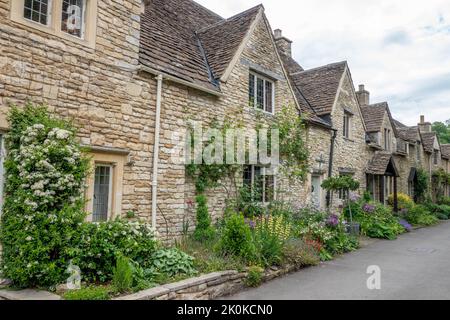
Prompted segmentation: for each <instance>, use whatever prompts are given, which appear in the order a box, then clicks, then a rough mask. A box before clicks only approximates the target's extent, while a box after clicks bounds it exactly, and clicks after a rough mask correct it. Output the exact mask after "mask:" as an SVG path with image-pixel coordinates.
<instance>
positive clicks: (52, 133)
mask: <svg viewBox="0 0 450 320" xmlns="http://www.w3.org/2000/svg"><path fill="white" fill-rule="evenodd" d="M9 122H10V132H9V133H8V135H7V137H6V148H7V150H8V153H7V156H6V161H5V171H6V174H5V177H6V183H5V198H4V199H5V201H4V205H3V214H2V223H1V229H0V240H1V243H2V246H3V257H2V261H1V268H2V274H3V277H7V278H9V279H11V280H12V281H13V282H14V284H15V285H16V286H19V287H25V286H52V285H55V284H58V283H61V282H62V281H63V280H65V279H66V278H67V276H68V275H67V274H65V270H66V268H67V266H68V264H69V261H68V252H67V249H68V248H70V247H71V246H72V243H73V238H74V236H75V234H76V232H77V229H78V226H79V225H80V224H81V223H82V221H83V220H84V218H85V214H84V213H83V210H82V209H83V206H84V201H83V191H84V189H83V187H84V183H85V177H86V173H87V170H88V163H89V161H88V159H87V158H85V157H84V156H83V154H82V152H81V151H82V149H81V147H80V145H79V144H78V142H77V141H76V138H75V130H74V128H73V127H72V125H71V124H70V123H68V122H65V121H61V120H58V119H56V118H54V117H52V116H50V115H49V113H48V112H47V110H46V108H45V107H43V106H37V107H35V106H33V105H31V104H29V105H27V106H25V108H24V109H23V110H19V109H18V108H16V107H13V108H12V109H11V112H10V114H9Z"/></svg>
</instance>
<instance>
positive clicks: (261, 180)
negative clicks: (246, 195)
mask: <svg viewBox="0 0 450 320" xmlns="http://www.w3.org/2000/svg"><path fill="white" fill-rule="evenodd" d="M269 171H270V170H269V168H266V167H262V166H253V165H247V166H244V175H243V182H244V186H247V187H248V188H249V189H250V190H251V192H252V196H253V199H254V200H255V201H259V202H262V203H269V202H271V201H273V200H275V183H276V179H275V176H274V175H273V174H270V172H269Z"/></svg>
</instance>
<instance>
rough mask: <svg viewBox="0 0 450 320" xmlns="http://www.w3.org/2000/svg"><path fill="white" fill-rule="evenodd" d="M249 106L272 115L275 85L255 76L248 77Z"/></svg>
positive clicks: (251, 74)
mask: <svg viewBox="0 0 450 320" xmlns="http://www.w3.org/2000/svg"><path fill="white" fill-rule="evenodd" d="M248 92H249V106H250V107H253V108H257V109H259V110H262V111H264V112H267V113H270V114H273V113H274V105H275V84H274V82H273V81H271V80H269V79H267V78H265V77H263V76H261V75H258V74H255V73H250V75H249V89H248Z"/></svg>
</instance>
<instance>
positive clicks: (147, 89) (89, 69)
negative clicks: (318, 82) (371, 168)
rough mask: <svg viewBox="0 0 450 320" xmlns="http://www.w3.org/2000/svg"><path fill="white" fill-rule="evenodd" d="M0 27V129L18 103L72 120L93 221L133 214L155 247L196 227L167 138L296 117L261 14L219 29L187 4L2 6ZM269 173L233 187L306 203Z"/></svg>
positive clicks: (211, 16)
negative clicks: (284, 112)
mask: <svg viewBox="0 0 450 320" xmlns="http://www.w3.org/2000/svg"><path fill="white" fill-rule="evenodd" d="M0 18H1V19H2V23H1V24H0V28H1V29H0V45H1V46H0V79H1V82H0V90H1V94H0V106H1V117H0V127H1V130H3V131H2V132H6V131H7V130H8V124H7V121H6V114H7V112H8V108H9V106H10V104H17V105H23V104H24V103H25V102H26V101H27V100H30V101H32V102H34V103H44V104H47V105H48V106H49V108H50V109H51V110H52V111H53V112H55V113H56V114H58V115H60V116H61V117H65V118H71V119H73V120H74V122H75V124H76V125H77V127H78V128H79V137H80V139H81V141H82V143H83V144H84V145H86V146H88V147H89V148H90V150H91V156H92V167H93V170H92V171H93V172H92V174H91V176H90V177H89V181H88V186H89V187H88V190H87V192H86V197H87V199H88V203H87V205H86V210H87V212H89V213H90V215H89V218H88V219H89V220H91V221H103V220H108V219H113V218H115V217H118V216H123V215H125V213H127V212H129V211H132V212H134V213H135V214H137V216H138V217H140V218H144V219H148V220H149V221H152V223H153V224H155V225H156V226H157V228H158V231H159V233H160V234H161V236H162V237H166V238H173V237H176V236H179V235H181V233H182V230H183V227H184V226H185V225H186V223H188V224H189V225H190V226H191V227H192V226H193V225H194V223H195V221H194V219H195V217H194V215H195V214H194V212H192V210H190V205H189V203H192V199H193V197H194V185H193V183H192V181H190V180H189V179H188V178H187V175H186V170H185V165H184V164H182V163H174V161H173V159H172V156H173V151H174V149H175V147H176V146H177V143H180V141H175V140H174V135H177V134H180V133H184V131H185V129H187V128H188V124H189V123H192V122H193V121H197V122H199V123H201V124H202V125H203V126H208V125H209V124H211V123H213V122H219V123H223V122H224V121H235V122H240V123H242V124H244V127H245V128H246V129H249V130H250V129H252V128H254V127H255V126H256V125H257V124H261V123H262V124H263V125H268V124H270V123H271V122H272V121H273V118H274V115H275V114H276V113H277V112H279V111H280V109H281V108H282V107H283V106H288V107H292V108H294V109H295V110H299V111H300V110H301V109H302V108H303V107H304V106H303V105H302V104H301V103H300V102H299V101H298V100H297V94H296V93H295V92H294V90H293V88H292V87H291V84H290V82H289V81H288V78H287V77H288V75H287V73H286V71H285V69H284V66H283V64H282V61H281V57H280V55H279V53H278V51H277V47H276V44H275V41H274V37H273V34H272V31H271V28H270V25H269V22H268V20H267V18H266V16H265V14H264V8H263V7H262V6H257V7H254V8H251V9H249V10H247V11H245V12H242V13H239V14H237V15H235V16H233V17H231V18H228V19H224V18H222V17H220V16H219V15H217V14H215V13H213V12H211V11H210V10H208V9H206V8H204V7H202V6H201V5H199V4H197V3H196V2H194V1H190V0H164V1H163V0H151V1H140V0H129V1H119V0H110V1H104V0H88V1H78V0H77V1H73V3H72V2H71V5H70V6H67V1H62V0H54V1H45V0H30V1H28V0H20V1H9V0H1V1H0ZM297 113H299V112H297ZM308 118H311V123H315V122H316V123H317V126H322V127H326V126H327V124H324V123H322V120H321V119H319V118H317V119H314V116H312V115H311V116H309V117H308ZM324 131H326V132H327V133H328V135H329V130H328V129H327V130H324ZM182 142H183V141H181V143H182ZM266 169H268V168H266V167H264V166H259V165H251V166H245V167H244V168H243V170H242V173H241V174H240V176H239V177H238V179H237V180H238V184H240V185H242V184H243V183H248V184H249V185H251V186H252V185H253V184H254V183H255V181H256V180H257V178H258V177H259V176H261V175H262V176H264V178H263V179H262V182H261V183H262V185H261V187H262V189H263V198H262V199H261V201H262V202H270V201H272V200H273V199H274V198H275V197H277V192H278V191H280V194H281V193H282V194H283V196H285V197H290V199H293V200H295V201H303V200H302V199H303V197H302V196H300V195H301V193H302V192H303V193H305V191H302V190H305V188H304V187H303V185H298V186H297V185H296V184H295V183H294V184H293V183H292V182H285V181H284V180H283V178H282V177H278V176H277V175H271V174H267V175H265V174H264V173H265V172H266ZM267 171H269V170H267ZM258 181H260V180H259V179H258ZM225 191H228V192H232V190H231V191H230V188H225V189H223V188H217V189H215V190H209V191H208V194H207V195H208V199H209V207H210V211H211V214H212V215H213V217H214V218H217V217H218V216H219V215H220V214H221V213H222V211H223V208H224V206H225V203H226V200H227V198H228V197H230V195H229V194H228V193H227V192H225Z"/></svg>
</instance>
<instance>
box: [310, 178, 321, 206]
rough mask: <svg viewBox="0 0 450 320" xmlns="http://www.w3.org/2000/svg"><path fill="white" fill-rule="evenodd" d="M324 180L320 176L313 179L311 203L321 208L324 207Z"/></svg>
mask: <svg viewBox="0 0 450 320" xmlns="http://www.w3.org/2000/svg"><path fill="white" fill-rule="evenodd" d="M321 184H322V179H321V177H320V176H317V175H313V176H312V179H311V201H312V203H313V205H314V206H316V207H317V208H320V207H321V206H322V187H321V186H320V185H321Z"/></svg>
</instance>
